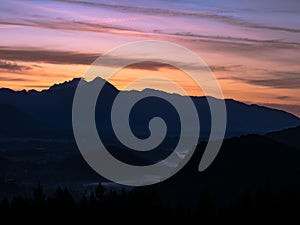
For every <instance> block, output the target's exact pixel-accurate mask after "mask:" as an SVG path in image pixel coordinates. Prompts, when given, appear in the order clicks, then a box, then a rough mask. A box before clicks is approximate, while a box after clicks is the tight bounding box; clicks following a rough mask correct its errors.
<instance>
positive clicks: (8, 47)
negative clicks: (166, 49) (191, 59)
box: [0, 0, 300, 116]
mask: <svg viewBox="0 0 300 225" xmlns="http://www.w3.org/2000/svg"><path fill="white" fill-rule="evenodd" d="M299 21H300V2H299V0H286V1H282V0H253V1H248V0H224V1H223V0H222V1H220V0H214V1H213V0H182V1H179V0H177V1H176V0H175V1H173V0H151V1H145V0H140V1H137V0H133V1H132V0H131V1H129V0H123V1H121V0H114V1H109V0H107V1H92V0H90V1H85V0H82V1H77V0H62V1H50V0H45V1H44V0H43V1H38V0H32V1H13V0H2V1H1V2H0V32H1V33H0V34H1V36H0V40H1V45H0V87H7V88H11V89H14V90H22V89H26V90H29V89H37V90H42V89H46V88H48V87H49V86H51V85H53V84H54V83H61V82H64V81H66V80H70V79H72V78H74V77H81V76H82V75H83V74H84V72H85V71H86V70H87V68H88V67H89V65H90V64H91V63H92V62H93V61H94V60H95V59H96V58H97V57H98V56H100V55H101V54H103V53H105V52H106V51H108V50H110V49H112V48H114V47H117V46H118V45H121V44H126V43H128V42H132V41H138V40H148V39H154V40H165V41H171V42H174V43H177V44H180V45H182V46H184V47H187V48H189V49H191V50H192V51H194V52H195V53H197V54H198V55H199V56H200V57H201V58H202V59H203V60H204V61H205V62H206V63H207V64H208V65H209V66H210V68H211V69H212V71H213V72H214V74H215V76H216V77H217V79H218V80H219V83H220V86H221V88H222V90H223V94H224V96H225V97H226V98H234V99H236V100H240V101H243V102H246V103H256V104H261V105H265V106H270V107H274V108H278V109H283V110H286V111H289V112H292V113H294V114H296V115H298V116H300V103H299V102H300V23H299ZM162 54H163V53H162ZM121 72H122V71H121ZM122 73H123V78H122V79H119V80H118V79H116V80H114V81H113V84H114V85H115V86H116V87H118V88H119V89H122V88H124V86H125V84H126V83H127V82H128V80H130V79H133V78H136V77H138V76H139V74H147V75H148V74H149V75H157V74H158V76H160V74H167V75H166V76H169V77H173V79H175V80H176V81H177V82H178V83H180V85H181V86H183V87H184V88H186V89H188V90H189V91H188V93H189V94H191V95H201V93H200V92H199V91H197V89H196V87H193V84H191V83H189V82H188V80H187V79H186V78H185V77H184V74H183V73H182V72H180V71H178V70H177V71H176V70H174V69H172V67H167V66H164V65H162V66H159V65H156V66H154V67H149V66H148V67H147V66H135V67H134V66H132V67H129V68H127V69H126V70H124V71H123V72H122ZM199 76H200V74H199ZM150 83H151V86H150V87H152V88H157V89H162V90H165V91H169V92H172V90H171V89H170V88H169V86H168V85H167V84H165V83H161V82H158V83H155V80H154V81H153V82H150ZM143 88H144V87H142V86H141V87H137V89H143Z"/></svg>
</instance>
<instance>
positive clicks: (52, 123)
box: [0, 77, 300, 143]
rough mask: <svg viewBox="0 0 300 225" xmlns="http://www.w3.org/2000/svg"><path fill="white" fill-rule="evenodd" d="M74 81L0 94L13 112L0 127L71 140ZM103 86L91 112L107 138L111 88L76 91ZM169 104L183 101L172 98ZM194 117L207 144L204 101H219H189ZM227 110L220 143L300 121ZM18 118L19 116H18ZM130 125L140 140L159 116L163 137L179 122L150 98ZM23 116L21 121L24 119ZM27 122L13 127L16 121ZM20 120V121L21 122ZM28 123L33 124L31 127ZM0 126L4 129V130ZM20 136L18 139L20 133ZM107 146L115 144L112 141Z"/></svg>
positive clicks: (241, 107)
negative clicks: (164, 129)
mask: <svg viewBox="0 0 300 225" xmlns="http://www.w3.org/2000/svg"><path fill="white" fill-rule="evenodd" d="M79 81H80V79H79V78H75V79H73V80H71V81H68V82H64V83H62V84H55V85H53V86H52V87H50V88H49V89H47V90H43V91H40V92H38V91H34V90H31V91H13V90H10V89H6V88H2V89H0V107H1V111H2V110H5V108H7V105H9V106H10V107H13V108H14V111H15V113H7V114H6V115H5V116H4V117H3V118H5V121H7V122H8V121H11V122H13V124H14V126H12V127H13V128H14V130H15V131H16V133H15V134H14V133H11V134H10V135H12V136H14V135H17V136H20V135H21V136H22V135H24V136H27V134H26V133H27V131H26V129H25V130H24V129H23V128H22V127H24V126H28V127H30V130H35V129H36V127H37V124H39V126H38V127H39V128H40V129H43V132H41V131H39V132H31V133H32V134H33V133H37V134H38V135H41V134H47V135H52V136H57V137H60V136H61V137H72V133H73V131H72V103H73V98H74V93H75V90H76V87H77V85H78V83H79ZM100 84H102V85H103V89H102V91H101V92H100V94H99V98H98V101H97V106H96V122H97V127H98V130H99V133H103V135H107V136H109V137H110V136H111V134H113V131H112V127H111V122H110V120H111V117H110V116H111V106H112V103H113V101H114V99H115V98H116V96H117V95H118V93H119V92H120V91H119V90H118V89H116V88H115V87H114V86H113V85H112V84H110V83H108V82H106V81H105V80H103V79H101V78H99V77H98V78H96V79H95V80H93V81H91V82H85V81H83V82H82V85H86V86H92V85H96V86H97V85H100ZM145 92H150V93H154V92H157V90H151V89H146V90H143V91H126V92H125V91H124V92H123V93H125V94H126V95H128V96H130V95H135V96H138V95H141V94H142V93H145ZM164 94H165V95H172V96H173V97H174V98H187V97H184V96H179V95H176V94H168V93H164ZM191 98H192V100H193V102H194V103H195V106H196V108H197V110H198V113H199V118H200V124H201V137H202V138H204V139H205V138H207V137H208V136H209V133H210V124H211V118H210V110H209V105H208V101H207V98H211V99H212V100H214V101H220V100H218V99H215V98H213V97H207V98H206V97H191ZM225 102H226V107H227V121H228V123H227V130H226V137H232V136H239V135H244V134H250V133H256V134H265V133H268V132H271V131H277V130H282V129H286V128H290V127H295V126H297V125H299V124H300V119H299V118H298V117H296V116H294V115H292V114H290V113H287V112H284V111H281V110H276V109H271V108H267V107H263V106H258V105H247V104H245V103H242V102H238V101H235V100H233V99H226V100H225ZM19 114H23V116H20V115H19ZM132 114H133V116H132V118H134V119H132V120H131V121H130V126H131V128H132V130H133V132H134V133H135V134H137V135H140V136H141V138H143V137H147V136H148V135H149V130H148V122H149V119H151V117H153V116H160V115H162V117H163V119H165V120H167V125H168V128H169V130H168V131H169V134H170V135H172V136H176V135H178V133H179V132H180V121H178V115H177V113H176V111H175V112H174V109H173V108H172V107H171V106H170V105H168V104H166V102H165V101H163V100H160V99H157V98H152V99H148V100H145V101H140V102H139V103H138V104H137V106H135V107H134V109H133V110H132ZM25 115H26V116H25ZM17 117H18V118H20V120H24V121H27V122H26V123H25V122H20V121H18V122H17V119H16V118H17ZM22 118H23V119H22ZM33 120H34V122H33ZM5 126H9V125H8V124H7V125H5ZM22 130H23V131H24V132H23V134H22V132H21V131H22ZM112 139H113V140H111V142H113V143H114V142H115V140H114V139H115V138H112Z"/></svg>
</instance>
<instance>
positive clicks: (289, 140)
mask: <svg viewBox="0 0 300 225" xmlns="http://www.w3.org/2000/svg"><path fill="white" fill-rule="evenodd" d="M266 137H269V138H271V139H273V140H275V141H277V142H280V143H283V144H286V145H288V146H291V147H295V148H298V149H300V126H298V127H294V128H289V129H285V130H281V131H276V132H272V133H269V134H267V135H266Z"/></svg>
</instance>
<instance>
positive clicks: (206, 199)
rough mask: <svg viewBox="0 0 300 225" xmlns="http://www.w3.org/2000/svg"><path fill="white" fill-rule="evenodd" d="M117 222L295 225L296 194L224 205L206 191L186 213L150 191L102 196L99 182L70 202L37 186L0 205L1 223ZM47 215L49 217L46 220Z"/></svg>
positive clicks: (247, 197)
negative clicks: (41, 220) (17, 220)
mask: <svg viewBox="0 0 300 225" xmlns="http://www.w3.org/2000/svg"><path fill="white" fill-rule="evenodd" d="M20 212H22V215H25V217H22V218H23V219H24V218H26V217H27V218H29V219H32V218H40V217H39V216H43V215H44V216H45V217H44V218H45V219H49V220H50V219H53V218H55V217H56V216H58V217H57V218H68V220H69V222H71V221H76V219H79V218H81V219H89V220H90V219H92V220H94V219H98V220H105V221H106V220H107V219H108V220H110V221H112V220H115V219H116V220H121V221H123V222H125V221H126V222H128V221H129V222H130V221H132V222H143V221H144V222H156V223H157V222H161V221H166V222H172V223H176V224H177V223H180V224H186V223H188V224H189V223H192V222H193V223H194V222H197V223H199V224H204V225H205V224H207V225H209V224H230V225H231V224H243V225H247V224H272V223H277V224H278V223H281V224H300V191H299V190H297V189H292V188H286V189H283V190H281V191H274V190H272V187H271V186H270V185H268V184H266V185H264V186H263V187H261V188H259V190H258V191H257V192H256V193H255V194H250V193H244V194H242V195H240V196H239V197H237V198H236V199H234V200H233V201H232V202H231V203H230V204H227V205H226V206H217V205H216V204H214V203H213V200H212V198H211V195H210V193H209V192H205V193H203V194H202V197H201V198H200V199H199V201H198V204H197V206H196V207H192V208H189V207H187V206H185V205H184V204H182V203H181V201H178V204H177V205H175V206H171V205H168V204H167V203H165V202H164V201H162V200H161V198H160V197H159V194H158V193H157V192H156V191H155V190H133V191H128V192H126V191H125V190H123V191H122V192H121V193H117V192H115V191H113V190H110V191H106V190H105V189H104V187H103V186H102V185H101V183H100V184H99V185H98V186H97V187H96V189H95V190H94V191H93V192H92V193H90V194H89V195H83V196H82V197H81V199H80V200H75V199H74V197H73V196H72V195H71V194H70V191H69V190H68V189H67V188H60V187H59V188H57V190H56V191H55V193H54V194H53V195H51V196H46V194H45V192H44V189H43V187H42V185H40V184H38V185H37V187H36V188H35V189H34V190H33V195H32V197H30V198H28V197H22V196H17V197H14V198H12V199H8V198H4V199H2V201H1V204H0V215H1V218H2V219H4V218H5V217H9V218H11V219H13V218H15V217H16V215H20V214H19V213H20ZM49 216H50V217H49Z"/></svg>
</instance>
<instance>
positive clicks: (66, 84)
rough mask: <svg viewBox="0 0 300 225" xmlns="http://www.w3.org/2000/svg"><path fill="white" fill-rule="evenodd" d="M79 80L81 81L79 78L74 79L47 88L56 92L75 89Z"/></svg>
mask: <svg viewBox="0 0 300 225" xmlns="http://www.w3.org/2000/svg"><path fill="white" fill-rule="evenodd" d="M80 80H81V78H74V79H72V80H70V81H65V82H63V83H59V84H54V85H52V86H51V87H50V88H49V90H50V91H57V90H62V89H67V88H76V87H77V85H78V83H79V81H80Z"/></svg>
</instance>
